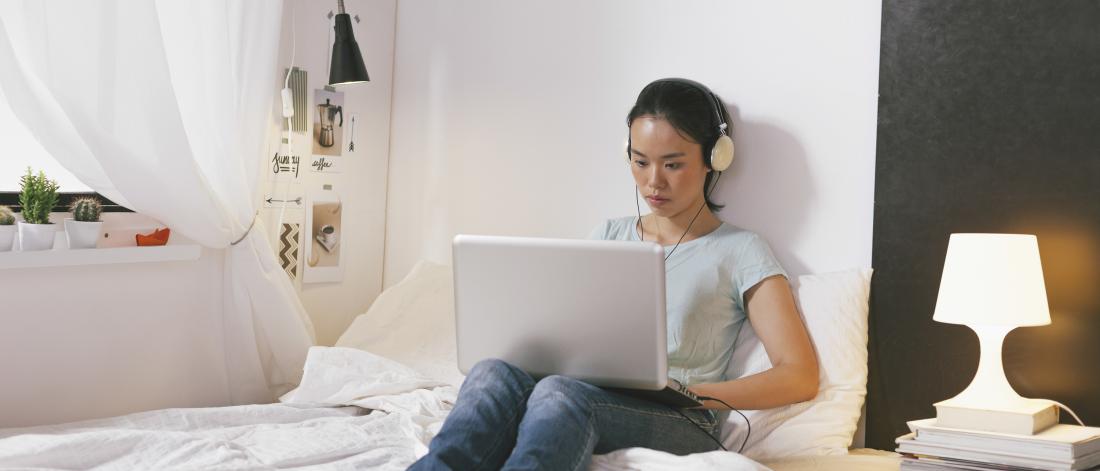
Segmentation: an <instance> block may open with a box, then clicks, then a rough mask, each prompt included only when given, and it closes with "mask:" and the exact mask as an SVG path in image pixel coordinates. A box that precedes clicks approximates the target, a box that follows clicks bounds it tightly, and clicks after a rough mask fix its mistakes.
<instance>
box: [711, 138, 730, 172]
mask: <svg viewBox="0 0 1100 471" xmlns="http://www.w3.org/2000/svg"><path fill="white" fill-rule="evenodd" d="M732 163H733V139H731V138H730V137H729V136H727V135H725V134H723V135H722V137H719V138H718V141H717V142H715V143H714V148H713V149H711V151H710V168H712V169H714V170H717V171H719V172H724V171H726V169H727V168H730V164H732Z"/></svg>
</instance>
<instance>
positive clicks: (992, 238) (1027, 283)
mask: <svg viewBox="0 0 1100 471" xmlns="http://www.w3.org/2000/svg"><path fill="white" fill-rule="evenodd" d="M932 319H933V320H935V321H937V322H944V323H949V324H961V325H965V326H968V327H970V328H971V329H973V330H974V332H975V333H976V334H977V336H978V341H979V342H980V348H981V351H980V358H979V360H978V371H977V373H975V375H974V379H973V380H972V381H971V382H970V385H969V386H967V388H966V389H965V390H963V391H962V392H961V393H959V394H958V395H957V396H955V397H953V398H951V399H948V400H945V401H941V402H938V403H936V404H935V406H936V419H937V423H936V425H937V426H941V427H949V428H963V429H969V430H984V431H990V432H1003V433H1018V434H1031V433H1035V432H1038V431H1040V430H1042V429H1044V428H1046V427H1048V426H1050V425H1052V424H1054V423H1057V421H1058V410H1057V408H1056V407H1055V406H1054V405H1053V403H1051V402H1050V401H1047V400H1044V399H1028V398H1024V397H1021V396H1020V395H1019V394H1017V393H1016V391H1015V390H1013V389H1012V386H1011V385H1010V384H1009V383H1008V379H1007V378H1006V377H1005V373H1004V366H1003V363H1002V361H1001V347H1002V344H1003V343H1004V338H1005V336H1006V335H1008V333H1009V332H1010V331H1012V330H1013V329H1015V328H1017V327H1025V326H1040V325H1047V324H1050V307H1049V305H1048V304H1047V293H1046V285H1045V284H1044V281H1043V267H1042V264H1041V263H1040V261H1039V242H1038V239H1036V237H1035V236H1034V235H1025V234H951V239H950V241H949V242H948V246H947V257H946V259H945V260H944V266H943V277H942V278H941V280H940V291H939V295H938V297H937V299H936V310H935V314H933V316H932Z"/></svg>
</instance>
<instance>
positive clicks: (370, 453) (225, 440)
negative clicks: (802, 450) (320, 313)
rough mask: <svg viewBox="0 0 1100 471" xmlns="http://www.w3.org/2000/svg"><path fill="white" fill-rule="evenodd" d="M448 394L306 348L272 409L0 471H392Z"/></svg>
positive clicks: (416, 451)
mask: <svg viewBox="0 0 1100 471" xmlns="http://www.w3.org/2000/svg"><path fill="white" fill-rule="evenodd" d="M457 392H458V391H457V389H456V388H455V387H454V386H451V385H449V384H446V383H443V382H440V381H435V380H432V379H428V378H425V377H423V376H421V375H419V374H418V373H416V372H415V371H413V370H412V369H409V368H407V367H405V366H404V365H401V364H399V363H397V362H394V361H391V360H388V359H386V358H383V357H380V356H378V355H374V354H371V353H369V352H366V351H362V350H357V349H350V348H339V347H331V348H330V347H313V348H312V349H311V350H310V352H309V356H308V358H307V360H306V366H305V372H304V375H303V378H302V383H301V385H300V386H299V387H298V388H297V389H295V390H293V391H291V392H289V393H287V394H286V395H284V396H283V397H282V398H281V400H280V403H277V404H264V405H247V406H232V407H213V408H195V409H165V410H157V411H150V412H142V413H136V414H129V415H125V416H120V417H113V418H107V419H98V420H89V421H82V422H73V423H68V424H61V425H50V426H39V427H28V428H20V429H5V430H0V468H3V469H11V468H40V469H42V468H44V469H50V468H65V469H90V468H96V469H105V470H106V469H120V470H122V469H126V470H129V469H204V470H239V469H304V468H308V469H324V470H344V469H370V470H403V469H405V468H406V467H408V466H409V465H410V464H411V463H412V462H413V461H415V460H416V459H417V458H418V457H420V456H422V455H423V454H424V453H426V452H427V444H428V443H429V442H430V441H431V438H432V437H433V436H435V434H436V433H437V432H438V431H439V427H440V426H441V425H442V423H443V420H444V418H445V417H446V415H447V412H448V411H449V410H450V409H451V407H452V406H453V404H454V401H455V399H456V396H457ZM591 469H593V470H626V469H632V470H654V471H657V470H678V469H696V470H707V469H715V470H717V469H722V470H763V469H768V468H766V467H764V466H763V465H761V464H759V463H756V462H754V461H752V460H750V459H748V458H745V457H743V456H741V455H738V454H736V453H731V452H722V451H717V452H710V453H699V454H695V455H689V456H675V455H671V454H668V453H662V452H659V451H654V450H649V449H644V448H631V449H625V450H619V451H616V452H614V453H609V454H606V455H597V456H595V457H594V458H593V462H592V467H591Z"/></svg>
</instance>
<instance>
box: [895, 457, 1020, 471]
mask: <svg viewBox="0 0 1100 471" xmlns="http://www.w3.org/2000/svg"><path fill="white" fill-rule="evenodd" d="M900 468H901V471H907V470H908V471H1039V470H1037V469H1036V468H1025V467H1021V466H1007V465H1000V464H989V463H982V462H978V461H969V460H954V459H949V458H937V457H930V456H921V457H915V456H903V457H902V459H901V466H900Z"/></svg>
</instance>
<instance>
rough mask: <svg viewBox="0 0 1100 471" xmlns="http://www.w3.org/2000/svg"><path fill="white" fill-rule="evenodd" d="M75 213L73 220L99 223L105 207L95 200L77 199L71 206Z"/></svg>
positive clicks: (70, 209)
mask: <svg viewBox="0 0 1100 471" xmlns="http://www.w3.org/2000/svg"><path fill="white" fill-rule="evenodd" d="M69 211H70V212H72V213H73V219H75V220H77V221H80V222H99V213H100V212H101V211H103V205H102V204H100V203H99V200H97V199H95V198H77V199H76V201H73V204H72V205H71V206H69Z"/></svg>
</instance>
